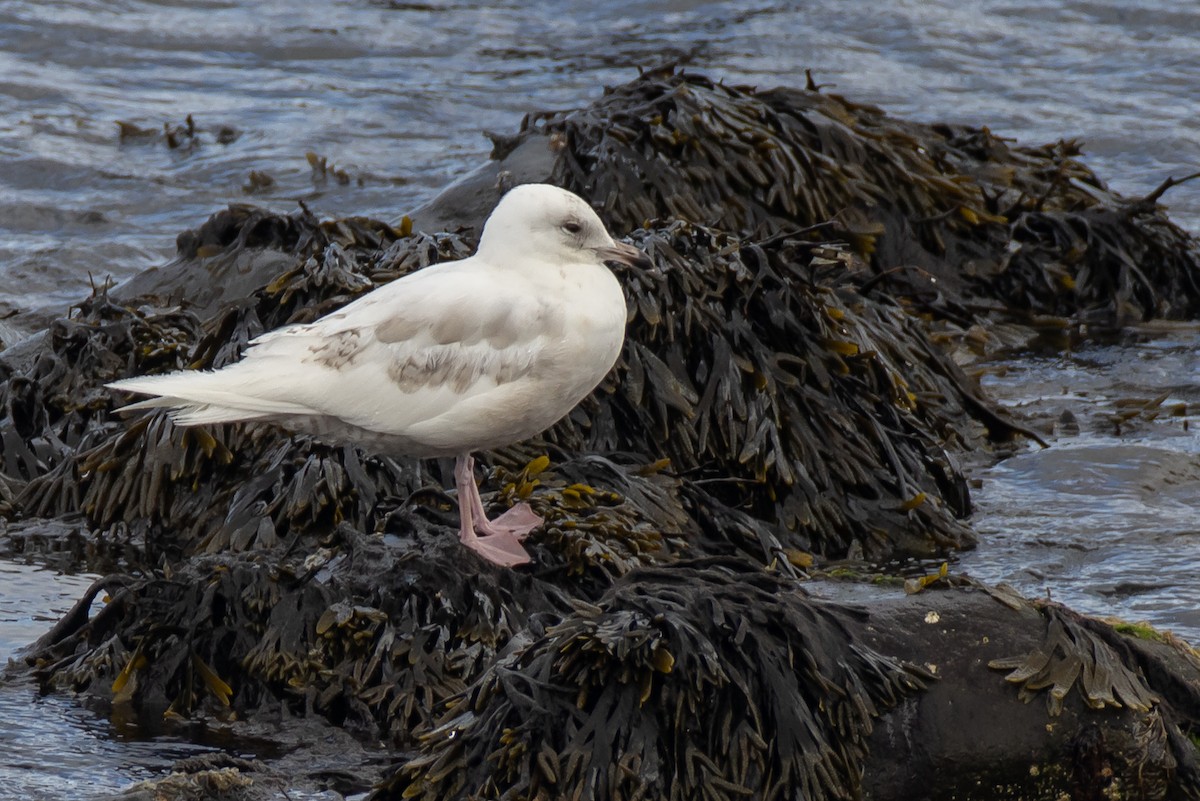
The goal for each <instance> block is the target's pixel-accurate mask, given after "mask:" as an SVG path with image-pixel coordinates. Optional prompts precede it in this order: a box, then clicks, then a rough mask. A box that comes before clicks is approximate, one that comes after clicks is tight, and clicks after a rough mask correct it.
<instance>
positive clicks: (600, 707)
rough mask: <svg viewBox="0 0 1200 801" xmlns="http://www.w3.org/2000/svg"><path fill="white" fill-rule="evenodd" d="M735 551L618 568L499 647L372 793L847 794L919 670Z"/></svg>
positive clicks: (920, 679)
mask: <svg viewBox="0 0 1200 801" xmlns="http://www.w3.org/2000/svg"><path fill="white" fill-rule="evenodd" d="M859 625H861V622H860V621H857V620H853V616H850V615H847V613H846V612H845V611H842V610H837V609H834V608H831V607H829V606H827V605H825V604H822V603H821V602H816V601H812V600H811V599H809V598H807V597H806V596H805V595H804V594H803V593H802V592H801V591H799V590H798V589H797V588H796V587H795V586H794V585H791V584H790V583H789V582H787V581H784V580H781V579H779V578H777V577H772V576H770V575H768V574H766V573H763V572H760V571H757V570H754V569H749V570H748V569H747V567H746V565H745V563H742V562H726V563H721V562H709V563H699V564H697V563H688V564H683V563H680V564H676V565H673V566H672V567H670V568H667V569H661V570H644V571H638V572H636V573H633V574H630V575H629V576H627V577H626V578H625V579H624V580H623V581H622V582H620V583H619V584H617V585H615V586H614V587H613V589H612V590H611V591H610V592H609V593H608V594H606V595H605V596H604V597H603V598H602V599H600V601H599V602H598V603H597V604H596V605H594V606H593V605H590V604H586V605H585V604H578V605H577V606H576V609H575V610H574V612H572V613H571V614H570V615H568V616H567V617H565V618H564V619H563V620H562V621H561V622H559V623H557V624H555V625H554V626H552V627H550V628H549V629H548V630H546V632H545V633H544V634H541V635H540V636H537V637H535V638H533V639H532V640H531V641H530V642H529V643H528V644H527V645H525V646H524V647H522V648H520V649H519V650H517V651H516V652H515V653H513V654H512V655H511V656H509V657H506V658H504V659H501V660H499V661H497V662H496V663H495V664H494V665H493V666H492V667H491V668H489V669H488V671H487V672H486V673H485V674H484V675H483V676H482V677H481V678H480V680H479V681H478V682H477V683H476V684H475V685H474V686H473V687H472V688H471V689H470V690H469V691H468V692H466V693H464V694H463V695H462V696H461V697H459V698H456V699H454V700H452V701H451V702H450V703H448V704H447V712H446V715H445V717H444V718H443V719H442V720H441V721H440V722H439V724H438V726H437V727H436V728H434V729H433V730H432V731H430V732H428V733H427V734H426V735H425V736H424V737H423V738H422V743H421V751H420V753H419V754H418V755H417V756H416V757H415V758H413V759H412V760H410V761H409V762H408V763H407V764H405V765H404V766H403V767H402V768H401V769H400V771H399V772H398V773H397V775H396V777H394V778H393V779H392V780H391V781H390V782H389V783H387V784H386V785H385V787H384V788H383V790H381V791H380V792H379V793H377V794H376V797H377V798H419V799H439V800H444V801H452V799H465V798H611V799H633V798H662V799H691V798H698V797H704V798H713V799H733V798H746V797H754V798H763V799H776V798H806V799H814V801H815V800H816V799H824V798H851V797H855V796H857V795H858V794H859V791H860V781H861V775H862V764H863V761H864V757H865V755H866V750H865V747H864V746H865V743H866V739H867V737H868V735H869V734H870V732H871V730H872V726H873V723H874V720H875V718H876V717H877V716H878V715H879V714H880V713H881V711H882V710H884V709H887V708H889V707H891V706H893V705H894V704H895V703H897V701H898V700H899V699H900V698H902V697H904V696H905V695H907V694H908V693H910V692H912V691H913V690H916V689H918V688H920V687H921V686H922V685H923V683H924V680H925V678H927V674H926V673H925V672H924V671H923V670H920V669H917V668H913V667H910V666H905V665H902V664H900V663H897V662H895V661H893V660H890V659H887V658H884V657H881V656H880V655H879V654H877V653H874V652H873V651H871V650H870V649H869V648H866V647H864V646H863V645H862V644H861V642H859V641H858V639H857V637H856V635H855V631H856V628H857V627H858V626H859Z"/></svg>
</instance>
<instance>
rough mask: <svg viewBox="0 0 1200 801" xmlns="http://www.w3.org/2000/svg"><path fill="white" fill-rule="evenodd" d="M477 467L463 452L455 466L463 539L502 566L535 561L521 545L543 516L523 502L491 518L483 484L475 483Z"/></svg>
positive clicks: (460, 537)
mask: <svg viewBox="0 0 1200 801" xmlns="http://www.w3.org/2000/svg"><path fill="white" fill-rule="evenodd" d="M474 468H475V460H474V459H472V458H471V455H470V454H463V455H462V456H459V457H458V463H457V464H456V465H455V467H454V479H455V484H456V485H457V486H458V513H459V516H460V523H461V524H460V526H459V531H458V538H459V540H461V541H462V544H463V545H465V546H467V547H468V548H470V549H471V550H472V551H474V552H475V553H477V554H479V555H480V556H482V557H483V558H484V559H487V560H488V561H489V562H494V563H495V564H498V565H500V566H502V567H515V566H516V565H524V564H527V563H529V562H531V561H533V560H532V558H531V557H530V556H529V552H528V551H526V550H525V549H524V548H522V547H521V540H523V539H524V538H525V537H526V535H528V534H529V532H531V531H533V530H534V529H535V528H537V527H538V526H540V525H541V524H542V518H540V517H538V516H537V515H536V514H534V513H533V510H532V509H530V508H529V504H527V503H519V504H517V505H516V506H514V507H513V508H511V509H509V510H508V511H507V512H505V513H504V514H502V515H500V516H499V517H497V518H496V519H495V520H488V519H487V515H486V514H485V513H484V509H483V501H482V500H481V499H480V497H479V487H478V486H476V484H475V476H474Z"/></svg>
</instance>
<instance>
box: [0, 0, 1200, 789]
mask: <svg viewBox="0 0 1200 801" xmlns="http://www.w3.org/2000/svg"><path fill="white" fill-rule="evenodd" d="M477 5H479V4H474V3H466V2H461V0H429V2H382V1H380V2H371V0H340V1H339V2H320V3H315V2H314V3H304V2H301V1H300V0H288V2H283V1H282V0H261V1H260V2H254V3H250V2H246V1H245V0H198V1H196V2H172V1H171V0H160V2H151V1H150V0H59V1H58V2H40V0H5V2H4V3H2V4H0V316H2V315H3V314H4V312H5V311H6V310H28V309H36V308H39V307H43V306H46V305H48V304H49V305H57V306H59V307H66V306H67V305H69V304H70V303H72V302H75V301H77V300H79V299H80V298H81V297H82V296H83V295H85V294H86V293H87V291H88V286H89V282H90V281H92V280H96V281H99V280H102V279H103V278H105V277H106V276H111V277H113V278H114V279H116V280H120V279H123V278H126V277H128V276H130V275H132V274H134V273H136V272H138V271H139V270H141V269H144V268H146V267H149V266H152V265H157V264H160V263H162V262H164V261H165V260H167V259H168V258H170V257H171V255H172V254H173V250H174V239H175V236H176V234H178V233H179V232H180V231H181V230H183V229H185V228H188V227H194V226H196V225H198V224H199V223H201V222H202V221H203V220H204V219H205V218H206V217H207V216H208V215H209V214H211V213H212V212H214V211H216V210H218V209H220V208H222V207H223V206H224V205H225V204H228V203H231V202H253V203H257V204H261V205H266V206H269V207H271V208H274V209H276V210H279V211H284V212H287V211H291V210H292V209H294V208H295V207H296V203H297V201H303V202H305V203H306V204H308V205H309V207H310V208H312V209H314V210H315V211H317V212H318V213H320V214H323V215H331V216H332V215H347V214H365V215H372V216H377V217H382V218H387V219H394V218H396V217H397V216H399V215H400V214H402V213H404V212H405V211H407V210H409V209H411V208H414V207H415V206H417V205H419V204H420V203H422V202H424V201H426V200H428V199H429V198H431V197H432V196H433V195H434V194H435V193H436V192H437V191H438V190H439V189H441V188H442V187H444V186H445V185H446V184H448V183H449V182H450V181H452V180H453V179H454V178H455V177H456V176H458V175H460V174H461V173H463V172H465V171H467V170H469V169H471V168H472V167H474V166H475V165H477V164H479V163H480V162H481V161H482V160H483V159H484V158H486V155H487V153H488V151H489V150H490V143H489V142H488V140H487V139H486V138H485V137H484V136H483V135H482V131H483V130H485V129H490V130H495V131H499V132H511V131H513V130H515V128H516V127H517V125H518V123H519V121H520V118H521V116H522V115H523V114H524V113H525V112H527V111H531V110H540V109H555V108H570V107H576V106H580V105H583V104H586V103H588V102H590V101H592V100H594V99H596V98H597V97H599V95H600V93H601V90H602V87H603V86H604V85H605V84H610V85H611V84H616V83H621V82H624V81H626V80H629V79H630V78H632V77H633V76H634V75H636V67H637V66H650V65H656V64H659V63H662V62H663V61H664V60H679V61H681V62H683V63H685V64H687V66H688V67H689V68H691V69H695V70H697V71H702V72H705V73H707V74H709V75H710V76H712V77H716V78H722V79H724V80H726V81H728V82H731V83H747V84H754V85H759V86H764V87H766V86H773V85H779V84H786V85H802V84H803V82H804V70H805V69H806V68H811V69H812V70H813V73H814V77H815V79H816V80H817V81H818V82H819V83H821V84H826V85H829V86H830V87H831V88H830V91H837V92H839V93H842V94H845V95H847V96H849V97H851V98H853V99H855V100H858V101H863V102H871V103H876V104H878V105H881V106H882V107H884V108H885V109H886V110H888V111H890V112H892V113H894V114H896V115H899V116H903V117H908V118H911V119H916V120H922V121H929V122H932V121H950V122H960V123H968V124H975V125H987V126H989V127H990V128H991V129H992V131H993V132H995V133H997V134H999V135H1002V136H1005V137H1011V138H1013V139H1016V140H1019V141H1021V142H1023V143H1028V144H1041V143H1044V142H1048V141H1053V140H1056V139H1058V138H1061V137H1077V138H1079V139H1081V140H1082V141H1083V143H1084V150H1085V152H1086V153H1087V160H1088V162H1089V163H1090V164H1091V166H1092V167H1093V168H1094V169H1096V170H1097V172H1098V173H1099V174H1100V175H1101V176H1102V177H1104V178H1105V179H1106V180H1108V181H1109V182H1110V184H1111V185H1112V186H1113V187H1114V188H1116V189H1118V190H1119V191H1122V192H1124V193H1127V194H1129V195H1143V194H1146V193H1148V192H1150V191H1151V190H1153V189H1154V188H1155V187H1156V186H1157V185H1158V184H1159V183H1160V182H1161V181H1162V180H1163V179H1165V178H1166V177H1167V176H1168V175H1175V176H1176V177H1182V176H1184V175H1187V174H1190V173H1192V172H1195V171H1197V170H1198V169H1200V136H1198V135H1197V133H1196V127H1195V126H1196V123H1195V121H1196V120H1197V119H1200V100H1198V99H1197V98H1200V91H1197V85H1196V79H1195V74H1196V73H1195V65H1196V64H1198V63H1200V6H1198V5H1197V4H1196V3H1195V2H1194V0H1147V1H1146V2H1140V3H1129V2H1127V0H1108V1H1107V2H1106V1H1104V0H1074V1H1072V2H1059V3H1034V2H1028V1H1026V2H1020V1H1019V0H987V1H985V0H976V1H975V2H972V0H953V2H952V1H951V0H897V2H893V3H889V4H887V5H886V6H885V7H884V9H885V10H884V11H879V10H877V8H878V7H877V6H875V5H873V4H865V3H860V2H852V0H818V1H817V2H812V3H807V4H804V5H803V6H801V7H797V5H794V4H790V3H782V2H689V1H688V0H676V1H675V2H660V3H647V2H636V3H635V2H629V0H618V1H617V2H612V3H596V2H580V1H579V0H564V1H563V2H552V3H543V4H521V3H516V2H511V0H510V2H502V3H489V4H487V8H478V7H476V6H477ZM189 115H191V117H192V119H193V121H194V124H195V126H196V134H195V136H194V137H188V136H186V135H177V142H179V143H181V146H179V147H176V148H171V147H170V146H169V145H168V141H167V137H166V136H164V135H163V134H162V131H163V126H164V125H167V126H171V127H173V128H175V129H180V130H182V129H184V128H185V126H186V119H187V117H188V116H189ZM118 122H122V123H126V124H127V125H129V126H133V128H135V129H138V130H142V131H145V132H146V133H145V134H141V135H133V136H126V137H124V138H122V137H121V136H120V129H119V127H118ZM310 152H311V153H314V154H316V155H317V156H319V157H323V158H325V159H326V160H327V163H328V164H330V165H332V166H334V167H336V168H338V170H340V171H341V173H342V174H344V176H345V179H346V180H345V182H343V181H341V180H339V179H338V178H337V177H335V176H334V175H331V174H329V173H328V172H327V173H326V174H324V175H321V174H318V173H317V172H315V171H314V170H313V168H312V167H311V166H310V163H309V161H308V159H307V157H306V154H308V153H310ZM252 171H256V172H259V173H264V174H266V175H268V176H270V178H271V180H272V183H271V184H270V185H269V186H266V187H260V188H255V187H253V186H251V177H250V175H251V172H252ZM1166 202H1167V204H1168V205H1169V206H1170V207H1171V209H1172V213H1173V216H1174V218H1175V219H1176V221H1178V222H1179V223H1181V224H1182V225H1184V227H1186V228H1188V229H1190V230H1193V231H1196V230H1200V182H1196V183H1194V184H1187V185H1184V186H1182V187H1179V188H1176V189H1173V190H1172V191H1171V192H1170V193H1169V194H1168V195H1167V196H1166ZM1198 344H1200V342H1198V340H1197V338H1196V337H1195V336H1191V335H1187V334H1181V335H1174V336H1173V337H1160V338H1159V339H1158V340H1156V341H1154V342H1151V343H1149V344H1143V345H1139V346H1130V347H1115V346H1114V347H1096V348H1091V349H1086V350H1084V351H1081V352H1079V353H1075V354H1069V355H1067V356H1056V357H1053V358H1041V359H1038V358H1027V359H1021V360H1014V361H1012V362H1010V363H1008V364H1006V365H1004V366H1005V367H1006V368H1007V373H1006V374H1005V375H995V376H993V377H991V378H989V379H988V386H989V389H990V390H992V391H993V392H994V393H995V394H997V395H998V396H999V397H1001V398H1002V399H1003V400H1004V401H1005V402H1007V403H1011V404H1013V405H1017V406H1024V407H1026V408H1028V409H1030V410H1033V411H1036V412H1038V413H1052V416H1056V415H1057V414H1058V413H1059V412H1060V411H1061V409H1060V408H1059V407H1060V406H1062V407H1063V408H1067V407H1069V408H1071V409H1072V410H1073V413H1074V414H1076V416H1077V418H1078V419H1079V421H1080V423H1081V425H1080V429H1081V431H1080V433H1079V434H1077V435H1070V434H1061V432H1060V435H1059V436H1057V437H1056V438H1055V439H1054V447H1053V448H1051V449H1049V450H1040V449H1036V448H1030V449H1029V450H1027V451H1023V452H1021V453H1019V454H1017V455H1015V456H1014V457H1013V458H1011V459H1008V460H1006V461H1004V462H1002V463H1001V464H999V465H997V466H995V467H994V468H991V469H988V470H985V471H983V472H982V473H981V474H980V475H979V476H978V478H979V479H980V482H981V484H980V487H979V489H978V490H976V492H975V500H976V504H977V507H978V512H977V514H976V516H975V519H974V524H975V525H976V527H977V528H978V529H979V531H980V534H981V540H982V546H981V547H980V549H979V550H978V551H976V552H973V553H971V554H967V555H965V556H964V557H963V558H962V559H961V560H959V561H958V563H957V564H956V565H955V569H959V570H967V571H969V572H971V573H972V574H973V575H976V576H978V577H980V578H986V579H989V580H1007V581H1011V582H1013V583H1015V584H1016V585H1017V586H1018V587H1020V588H1021V589H1022V590H1024V591H1026V592H1030V593H1035V594H1044V593H1046V592H1049V593H1051V594H1052V595H1053V596H1054V597H1055V598H1057V599H1058V600H1062V601H1064V602H1066V603H1069V604H1071V605H1073V606H1076V607H1078V608H1080V609H1083V610H1086V611H1090V612H1094V613H1097V614H1119V615H1123V616H1126V617H1133V618H1144V619H1146V620H1149V621H1150V622H1152V623H1155V624H1156V625H1161V626H1165V627H1168V628H1173V629H1175V630H1176V631H1177V633H1180V634H1182V635H1184V636H1188V637H1190V638H1192V639H1193V640H1196V641H1200V620H1198V619H1197V612H1196V603H1195V600H1194V599H1195V598H1196V597H1197V592H1196V591H1197V589H1200V587H1198V581H1200V579H1198V578H1197V576H1198V574H1200V570H1197V568H1196V564H1197V562H1200V543H1198V539H1200V537H1198V534H1197V526H1196V524H1194V523H1193V522H1192V519H1193V517H1194V514H1193V512H1192V510H1193V509H1194V507H1195V505H1196V499H1197V498H1200V477H1198V476H1197V473H1198V468H1197V461H1198V458H1200V457H1198V454H1197V450H1198V448H1197V445H1196V440H1195V438H1194V435H1193V434H1192V433H1191V432H1189V431H1184V430H1183V428H1182V423H1183V420H1184V419H1187V418H1173V419H1170V420H1157V421H1146V422H1144V423H1142V424H1136V423H1135V424H1134V425H1132V426H1126V427H1125V429H1124V430H1123V431H1122V433H1121V434H1120V435H1118V434H1117V433H1116V432H1115V431H1113V430H1108V429H1106V428H1105V427H1104V425H1103V424H1102V423H1103V420H1104V419H1106V418H1105V415H1106V414H1109V412H1110V410H1111V409H1110V407H1111V408H1115V404H1116V403H1117V401H1118V400H1119V399H1121V398H1124V397H1129V396H1146V397H1154V396H1156V395H1158V394H1160V392H1161V391H1166V389H1169V390H1170V394H1171V398H1172V400H1171V402H1175V401H1176V400H1178V401H1179V402H1189V403H1190V407H1189V408H1190V409H1191V410H1194V409H1195V407H1196V403H1197V402H1198V401H1200V399H1197V398H1196V397H1195V395H1196V392H1197V390H1196V386H1197V384H1198V383H1200V382H1197V380H1196V379H1197V363H1196V359H1195V356H1194V354H1195V353H1196V347H1197V345H1198ZM1164 387H1165V388H1166V389H1163V388H1164ZM86 583H87V581H86V579H85V578H82V577H70V576H60V575H56V574H53V573H49V572H47V571H38V570H36V569H34V568H32V567H28V566H24V565H14V564H11V563H4V562H0V659H3V658H5V657H6V656H10V655H11V654H12V652H13V648H15V647H16V646H17V645H19V644H21V643H26V642H30V641H32V640H34V639H36V638H37V636H39V635H40V634H41V633H42V632H43V631H45V630H46V629H47V628H48V627H49V626H50V625H51V622H52V620H53V619H54V618H55V616H56V615H57V614H59V613H61V612H62V611H63V610H64V609H65V608H67V607H68V606H69V604H70V602H71V600H73V598H74V597H76V596H77V595H78V593H80V592H81V591H82V587H84V586H86ZM0 722H2V723H3V724H4V725H3V726H0V728H2V729H6V730H7V732H6V736H9V738H10V739H9V740H8V741H0V799H7V798H60V797H62V798H66V797H69V798H88V797H94V796H96V795H99V794H103V793H108V792H112V791H113V790H114V789H115V788H118V787H120V786H123V785H125V784H127V783H128V782H131V781H135V780H139V779H142V778H145V777H146V776H147V775H156V774H158V773H161V772H162V771H163V770H165V767H164V766H165V765H166V764H168V763H169V761H170V759H171V758H173V757H174V756H176V755H180V754H181V753H185V752H186V750H187V747H188V744H187V743H182V744H181V743H178V742H171V741H167V740H162V739H159V740H153V741H150V742H144V741H142V740H139V739H138V738H137V737H130V736H127V735H126V734H123V733H122V731H121V730H119V729H116V728H114V727H113V726H112V724H111V722H109V721H107V720H105V719H101V718H99V717H97V716H95V715H93V714H92V713H90V712H87V711H86V710H83V709H80V708H78V707H77V706H76V705H75V704H74V702H73V700H72V699H70V698H64V697H50V698H41V699H37V698H35V697H34V693H33V690H32V689H31V688H30V687H27V686H12V685H7V686H0ZM14 732H18V734H14ZM14 737H15V738H16V739H13V738H14ZM46 742H51V743H53V744H54V748H41V747H39V746H38V744H39V743H46ZM5 745H8V748H5ZM196 747H198V746H196ZM181 748H182V749H183V751H182V752H181V751H180V750H179V749H181Z"/></svg>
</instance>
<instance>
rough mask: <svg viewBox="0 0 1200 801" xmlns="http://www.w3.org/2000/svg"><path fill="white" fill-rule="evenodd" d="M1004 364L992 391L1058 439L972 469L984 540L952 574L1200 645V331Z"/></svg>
mask: <svg viewBox="0 0 1200 801" xmlns="http://www.w3.org/2000/svg"><path fill="white" fill-rule="evenodd" d="M997 367H998V368H1000V369H999V370H998V371H997V372H996V373H994V374H992V375H989V376H988V377H987V378H985V380H984V382H983V383H984V386H985V387H986V388H987V389H988V391H989V392H990V393H991V394H992V396H993V397H996V398H998V399H1000V400H1001V401H1003V402H1005V403H1006V404H1008V405H1010V406H1013V407H1017V408H1020V409H1023V410H1024V411H1026V412H1029V413H1032V414H1034V415H1036V416H1038V417H1040V418H1042V419H1045V420H1051V421H1056V425H1055V428H1054V435H1053V436H1052V437H1051V438H1050V442H1051V447H1049V448H1045V449H1043V448H1040V447H1038V446H1036V445H1031V446H1029V447H1028V448H1027V449H1026V450H1024V451H1023V452H1021V453H1019V454H1017V455H1015V456H1013V457H1011V458H1009V459H1006V460H1004V461H1002V462H1000V463H999V464H997V465H995V466H993V467H991V468H987V469H984V470H981V471H978V472H977V473H976V478H978V479H979V480H980V482H981V484H980V486H979V488H978V489H976V490H974V492H973V494H972V498H973V499H974V502H975V505H976V513H975V516H974V523H975V528H976V530H977V531H978V532H979V539H980V542H981V545H980V547H979V548H978V549H977V550H975V551H973V552H970V553H965V554H962V555H961V556H960V557H959V558H958V559H957V560H956V568H957V569H959V570H963V571H965V572H968V573H970V574H971V575H973V576H975V577H976V578H980V579H983V580H985V581H991V582H998V581H1007V582H1009V583H1010V584H1012V585H1013V586H1015V587H1016V588H1017V589H1019V590H1020V591H1021V592H1023V593H1025V594H1027V595H1035V596H1045V595H1049V596H1050V597H1052V598H1054V599H1055V600H1057V601H1061V602H1063V603H1066V604H1067V605H1068V606H1071V607H1073V608H1075V609H1077V610H1079V611H1081V612H1088V613H1091V614H1096V615H1102V616H1107V615H1115V616H1118V617H1121V618H1125V619H1127V620H1144V621H1147V622H1150V623H1152V624H1153V625H1155V626H1157V627H1159V628H1166V629H1170V630H1173V631H1174V632H1175V633H1176V634H1179V635H1180V636H1183V637H1185V638H1186V639H1188V640H1190V641H1191V642H1193V643H1197V642H1200V606H1197V604H1196V599H1197V598H1200V517H1198V516H1197V504H1198V503H1200V438H1197V436H1196V432H1195V429H1194V425H1195V424H1196V409H1197V408H1200V380H1198V379H1200V333H1197V332H1196V331H1184V332H1177V333H1176V334H1175V335H1173V336H1169V337H1168V336H1161V337H1159V338H1157V339H1155V340H1154V341H1152V342H1142V343H1138V344H1134V345H1109V346H1088V347H1084V348H1082V349H1081V350H1079V351H1077V352H1074V353H1068V354H1062V355H1055V356H1048V357H1042V358H1037V357H1026V358H1023V359H1021V360H1020V361H1014V362H1009V363H1003V364H1000V365H997ZM1139 401H1141V402H1147V403H1146V405H1147V406H1148V408H1147V409H1146V410H1145V411H1142V412H1141V413H1139V414H1136V415H1134V416H1131V417H1128V419H1121V418H1123V417H1127V416H1128V415H1130V414H1132V413H1133V411H1134V409H1135V408H1136V407H1135V402H1139ZM1064 413H1066V414H1069V415H1071V416H1073V418H1074V424H1072V423H1071V422H1066V423H1064V422H1062V421H1061V420H1060V419H1059V418H1061V417H1062V415H1063V414H1064Z"/></svg>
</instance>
